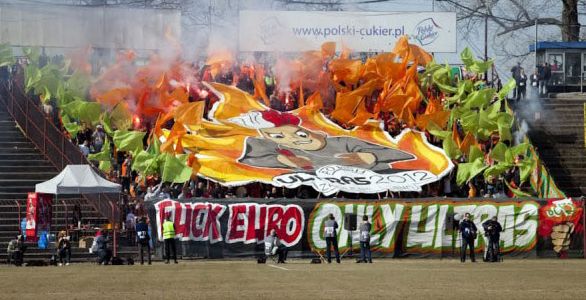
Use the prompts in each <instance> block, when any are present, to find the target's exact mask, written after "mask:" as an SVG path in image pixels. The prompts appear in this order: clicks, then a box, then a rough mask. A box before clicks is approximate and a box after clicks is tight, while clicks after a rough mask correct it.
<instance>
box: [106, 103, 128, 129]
mask: <svg viewBox="0 0 586 300" xmlns="http://www.w3.org/2000/svg"><path fill="white" fill-rule="evenodd" d="M110 122H111V123H112V125H114V126H116V128H117V129H120V130H128V128H130V127H132V115H131V114H130V112H129V111H128V109H127V108H126V106H124V104H123V103H122V102H118V104H116V105H115V106H114V108H113V109H112V111H111V112H110Z"/></svg>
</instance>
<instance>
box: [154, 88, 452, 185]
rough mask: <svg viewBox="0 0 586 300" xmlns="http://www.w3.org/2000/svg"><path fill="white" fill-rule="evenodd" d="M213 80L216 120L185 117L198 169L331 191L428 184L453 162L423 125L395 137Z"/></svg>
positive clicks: (223, 179) (219, 178) (222, 177)
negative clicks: (277, 104) (273, 105)
mask: <svg viewBox="0 0 586 300" xmlns="http://www.w3.org/2000/svg"><path fill="white" fill-rule="evenodd" d="M209 87H210V88H211V89H212V91H214V92H215V93H216V94H217V95H218V97H219V98H220V99H221V100H220V101H218V102H216V103H215V104H214V106H213V108H212V109H211V111H210V112H209V118H210V120H212V122H205V123H202V124H196V125H186V128H188V134H185V135H183V136H182V137H181V145H182V147H183V148H185V149H186V150H187V151H192V152H195V153H196V154H195V157H196V158H197V163H196V164H195V169H196V170H197V173H198V175H199V176H201V177H204V178H207V179H211V180H213V181H216V182H220V183H222V184H223V185H227V186H237V185H243V184H247V183H250V182H263V183H267V184H272V185H273V186H277V187H287V188H291V189H292V188H297V187H299V186H301V185H307V186H311V187H313V188H314V189H315V190H316V191H318V192H320V193H322V194H323V195H326V196H328V195H332V194H335V193H337V192H339V191H342V192H350V193H380V192H386V191H389V190H390V191H421V186H423V185H426V184H429V183H431V182H434V181H437V180H439V179H440V178H441V177H442V176H444V175H445V174H447V173H448V172H450V170H452V168H453V164H452V162H451V160H450V159H449V158H448V157H447V155H446V154H445V152H444V151H443V150H442V149H440V148H438V147H435V146H433V145H431V144H429V143H428V142H427V139H426V137H425V135H424V134H423V133H421V132H418V131H413V130H410V129H407V130H404V131H403V132H402V133H401V134H400V135H399V136H397V137H394V138H393V137H391V136H390V135H389V134H388V133H387V132H386V131H384V130H383V129H382V128H381V126H382V123H381V122H380V121H375V120H370V121H368V122H367V123H366V124H365V125H363V126H360V127H356V128H355V129H353V130H346V129H343V128H341V127H340V126H338V125H336V124H334V123H333V122H332V121H330V120H329V119H328V118H327V117H326V116H324V115H323V114H322V113H321V112H320V111H319V110H316V109H313V108H312V106H311V105H307V106H304V107H302V108H299V109H297V110H294V111H290V112H279V111H276V110H272V109H270V108H268V107H266V106H264V105H263V104H261V103H260V102H258V101H256V100H254V99H253V98H252V97H251V96H250V95H248V94H247V93H245V92H243V91H241V90H239V89H237V88H234V87H230V86H225V85H221V84H210V85H209ZM308 101H309V100H308ZM161 138H163V139H165V138H166V139H168V140H171V138H172V136H171V135H170V134H167V136H166V137H164V136H162V137H161Z"/></svg>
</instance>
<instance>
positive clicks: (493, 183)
mask: <svg viewBox="0 0 586 300" xmlns="http://www.w3.org/2000/svg"><path fill="white" fill-rule="evenodd" d="M47 60H48V58H44V60H41V61H47ZM52 60H55V61H62V60H63V58H62V57H55V58H53V59H52ZM25 64H26V60H25V59H19V60H18V63H17V64H16V65H14V66H12V67H11V68H10V69H9V68H3V69H2V70H1V72H0V73H1V75H2V78H3V79H5V81H6V82H9V81H11V82H12V85H14V82H15V81H20V82H23V80H24V75H23V69H24V68H23V65H25ZM200 65H202V64H201V63H194V64H193V65H192V66H193V68H192V72H193V74H194V76H195V78H197V80H198V81H199V82H203V81H207V82H220V83H224V84H228V85H233V86H236V87H238V88H240V89H241V90H243V91H246V92H248V93H250V94H253V93H254V89H255V87H254V84H253V78H251V76H252V75H251V74H252V72H250V71H249V68H250V66H249V65H247V64H246V63H236V64H235V65H234V66H232V67H230V68H224V69H222V70H220V72H218V73H217V74H216V76H215V77H214V76H212V73H211V70H210V68H209V66H206V65H203V66H202V67H199V66H200ZM326 67H327V66H326ZM265 70H266V72H265V74H264V78H263V79H264V84H265V86H266V94H267V95H270V96H269V98H270V106H271V108H272V109H275V110H279V111H287V110H292V109H295V108H297V105H298V101H297V98H298V97H299V90H287V91H284V90H280V89H279V88H278V86H277V85H276V78H275V75H274V74H273V73H272V72H271V66H270V65H265ZM463 76H464V79H472V80H474V81H475V82H476V83H477V84H481V85H485V86H488V85H491V86H495V87H497V88H500V85H501V84H500V80H499V79H498V76H497V77H495V78H496V79H495V80H494V81H493V82H485V80H484V79H483V78H482V76H480V77H472V75H467V74H465V73H464V75H463ZM10 78H12V80H10ZM310 92H311V91H307V93H305V94H306V95H307V94H309V93H310ZM30 96H31V97H36V98H37V99H38V96H35V95H34V94H30ZM372 98H374V99H375V98H376V95H373V96H372ZM367 100H368V99H367ZM189 101H205V102H206V109H205V113H207V111H208V110H209V109H210V108H211V106H212V105H213V104H214V103H215V102H216V101H218V98H217V97H216V96H215V95H214V94H213V93H211V92H209V91H207V90H206V88H205V87H204V86H203V85H201V86H199V89H198V91H197V92H194V91H191V90H190V96H189ZM323 102H324V107H323V110H322V111H323V112H324V114H326V115H328V114H329V113H330V112H331V111H332V110H333V108H334V106H335V91H333V90H332V91H331V95H324V96H323ZM371 102H372V101H371ZM39 105H41V106H42V109H43V110H44V111H45V113H46V114H47V117H48V118H49V119H51V120H53V121H54V123H55V125H56V126H57V127H59V128H61V129H62V130H63V132H64V134H66V135H68V136H69V134H68V132H67V131H66V130H65V129H64V128H63V126H62V124H61V122H60V118H59V113H58V109H57V108H56V105H55V102H54V101H49V102H48V103H44V104H43V103H41V102H40V101H39ZM368 105H369V102H368V101H367V106H368ZM425 109H426V103H425V102H423V101H422V102H421V105H420V107H419V110H421V111H425ZM205 113H204V115H205ZM380 119H381V120H382V121H383V123H384V129H385V130H386V131H388V132H389V133H390V135H391V136H397V135H398V134H399V133H400V132H401V131H402V130H404V129H406V128H408V127H409V126H408V125H407V124H405V123H404V122H402V121H401V120H400V119H399V118H397V117H395V116H394V115H393V114H392V113H381V114H380ZM153 123H154V120H150V119H138V120H133V126H134V129H137V130H142V131H146V132H147V134H146V135H145V139H144V141H143V143H144V147H145V149H146V147H147V141H148V138H149V136H150V133H151V128H152V127H153ZM340 125H341V126H342V124H340ZM80 126H81V129H80V130H79V132H78V133H77V135H75V136H69V137H70V140H71V142H72V143H75V144H77V145H79V149H80V151H81V152H82V153H83V154H84V155H85V156H88V155H89V154H91V153H98V152H100V151H101V150H102V148H103V147H104V145H105V144H106V143H111V144H110V149H112V169H111V170H110V172H109V173H107V174H105V175H106V177H107V178H108V179H109V180H111V181H114V182H119V183H120V184H121V185H122V186H123V197H122V198H121V199H122V200H121V203H120V208H121V211H123V212H124V213H123V214H122V216H123V217H122V218H123V219H122V220H121V222H123V223H124V222H127V221H129V220H131V219H133V218H134V217H135V216H136V217H140V216H144V215H145V214H146V209H145V202H148V201H152V200H154V199H162V198H179V199H182V198H192V197H198V198H235V199H242V198H246V197H251V198H282V197H285V198H315V197H320V196H321V195H319V194H318V193H317V192H316V191H314V190H313V189H312V188H311V187H308V186H301V187H299V188H296V189H287V188H277V187H273V186H271V185H267V184H261V183H251V184H248V185H245V186H240V187H224V186H222V185H220V184H218V183H215V182H212V181H210V180H206V179H202V178H192V180H190V181H188V182H185V183H184V184H170V183H164V182H161V180H160V179H159V178H158V177H157V176H146V177H142V176H139V174H137V173H136V172H135V171H133V170H132V168H131V165H132V156H131V154H130V153H126V152H123V151H116V149H115V147H114V144H113V143H112V142H111V141H110V140H109V139H108V137H107V135H106V133H105V132H104V128H103V126H102V125H100V124H98V125H97V126H88V125H87V124H80ZM457 130H458V133H459V134H460V136H464V132H463V129H462V126H461V125H460V124H457ZM426 136H427V138H428V140H429V142H430V143H432V144H434V145H436V146H438V147H441V141H440V140H439V139H437V138H436V137H434V136H433V135H431V134H429V133H428V132H426ZM498 141H499V137H498V135H493V136H492V137H491V139H489V140H488V141H487V142H485V143H483V144H480V147H481V148H482V150H483V152H484V154H485V162H486V164H487V165H490V164H491V162H490V160H491V158H490V156H489V152H490V150H491V149H492V148H493V147H494V146H495V145H496V143H497V142H498ZM522 158H523V157H517V158H516V159H522ZM461 162H464V160H462V161H461ZM457 163H458V161H455V165H457ZM504 181H507V182H508V183H511V185H512V186H516V187H523V186H522V185H521V184H522V183H521V180H520V170H519V168H518V167H514V168H512V169H511V170H509V171H507V172H506V173H505V174H504V175H502V176H499V177H498V178H494V177H493V178H488V180H485V179H484V177H483V176H476V177H475V178H474V179H473V180H471V181H470V182H468V183H467V184H466V185H461V186H459V185H458V184H456V169H454V170H452V171H451V172H450V173H449V174H448V175H447V176H445V177H444V178H442V179H441V180H439V181H437V182H434V183H431V184H428V185H426V186H424V187H423V190H422V191H421V192H401V193H399V192H397V193H393V192H386V193H381V194H349V193H343V192H340V193H338V194H336V195H334V197H338V198H350V199H358V198H360V199H381V198H421V197H471V198H472V197H485V198H493V197H494V198H502V197H507V196H508V194H509V191H508V189H507V187H506V185H505V184H504ZM129 215H130V216H131V218H128V216H129Z"/></svg>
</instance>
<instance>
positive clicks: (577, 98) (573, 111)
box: [516, 94, 586, 197]
mask: <svg viewBox="0 0 586 300" xmlns="http://www.w3.org/2000/svg"><path fill="white" fill-rule="evenodd" d="M561 97H563V98H561ZM527 101H536V102H533V103H523V102H521V103H520V104H517V105H516V112H517V115H518V117H520V119H523V120H525V121H526V122H527V124H528V125H529V126H528V127H529V132H528V135H529V138H530V139H531V141H532V142H533V144H534V146H535V147H537V152H538V153H539V156H540V157H541V159H542V160H543V163H544V165H545V166H546V167H547V168H548V170H549V172H550V174H551V175H552V177H553V179H554V181H555V183H556V184H557V186H558V187H559V188H560V189H561V190H562V191H563V192H564V193H566V195H567V196H569V197H580V196H582V195H584V194H586V150H585V145H584V103H585V102H586V95H581V94H567V95H562V94H558V97H557V98H547V99H539V100H537V99H531V100H527ZM535 112H538V115H537V117H536V113H535Z"/></svg>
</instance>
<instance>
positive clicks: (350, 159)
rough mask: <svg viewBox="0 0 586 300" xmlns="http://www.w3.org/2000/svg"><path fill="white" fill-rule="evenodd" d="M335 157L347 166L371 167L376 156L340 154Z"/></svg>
mask: <svg viewBox="0 0 586 300" xmlns="http://www.w3.org/2000/svg"><path fill="white" fill-rule="evenodd" d="M336 156H337V157H339V158H342V159H343V160H344V161H345V163H346V164H347V165H372V164H374V163H375V161H376V156H374V154H372V153H368V152H354V153H342V154H338V155H336Z"/></svg>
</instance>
